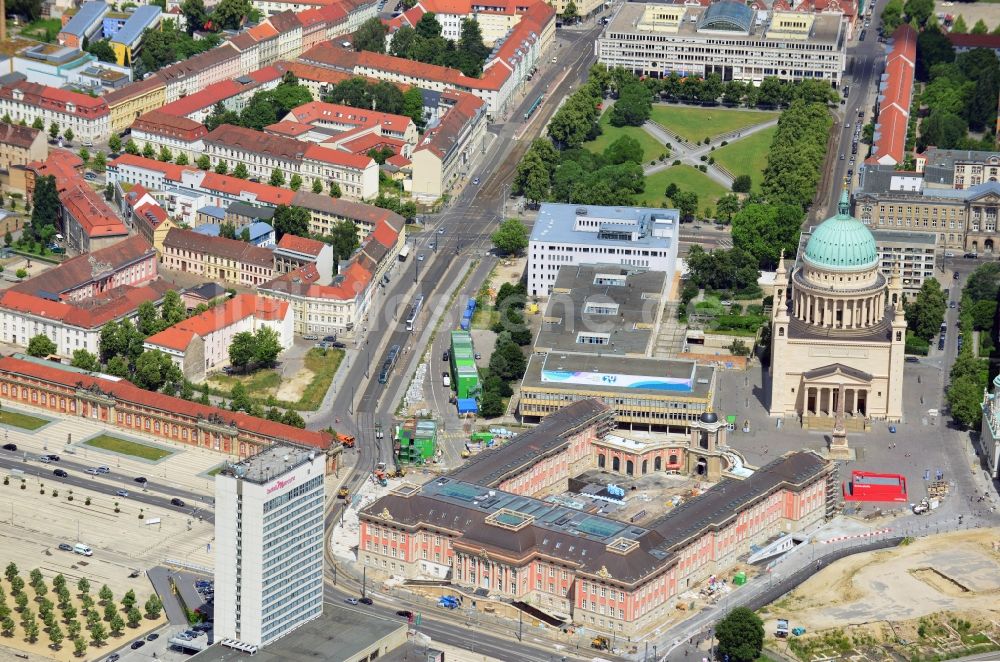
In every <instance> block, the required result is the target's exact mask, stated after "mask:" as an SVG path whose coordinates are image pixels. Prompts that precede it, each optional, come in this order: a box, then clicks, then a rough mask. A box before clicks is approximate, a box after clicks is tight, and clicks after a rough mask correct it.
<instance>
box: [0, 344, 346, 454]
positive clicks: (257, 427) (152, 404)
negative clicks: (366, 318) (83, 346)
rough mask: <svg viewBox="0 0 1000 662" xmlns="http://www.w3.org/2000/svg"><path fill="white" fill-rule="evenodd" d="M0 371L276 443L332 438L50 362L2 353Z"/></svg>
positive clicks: (323, 444) (321, 444) (318, 443)
mask: <svg viewBox="0 0 1000 662" xmlns="http://www.w3.org/2000/svg"><path fill="white" fill-rule="evenodd" d="M0 371H4V372H7V373H11V374H17V375H25V376H27V377H31V378H34V379H40V380H44V381H48V382H51V383H55V384H59V385H61V386H63V387H66V388H78V387H79V388H85V389H86V388H93V387H97V388H99V389H100V390H101V391H102V392H104V393H106V394H108V395H110V396H111V397H113V398H116V399H118V400H121V401H123V402H127V403H132V404H136V405H141V406H143V407H147V408H149V409H154V410H157V411H164V412H168V413H171V414H175V415H181V416H187V417H190V418H192V419H195V418H202V419H207V418H209V417H213V418H216V419H217V420H222V421H223V422H225V423H226V424H228V425H234V426H236V427H237V428H239V429H241V430H245V431H246V432H248V433H252V434H255V435H259V436H262V437H267V438H270V439H273V440H274V441H275V442H278V441H286V442H291V443H293V444H299V445H302V446H309V447H312V448H319V449H325V448H329V446H330V444H331V443H332V437H331V435H330V434H329V433H326V432H316V431H312V430H302V429H300V428H296V427H293V426H291V425H285V424H284V423H277V422H275V421H268V420H266V419H262V418H257V417H255V416H250V415H249V414H244V413H242V412H231V411H227V410H225V409H219V408H218V407H211V406H208V405H203V404H199V403H197V402H192V401H189V400H182V399H181V398H176V397H174V396H170V395H165V394H163V393H156V392H153V391H146V390H143V389H141V388H139V387H138V386H136V385H135V384H133V383H131V382H129V381H126V380H124V379H123V380H111V379H106V378H103V377H97V376H93V375H90V374H81V373H78V372H70V371H68V370H64V369H62V368H59V367H57V366H55V365H54V364H53V365H51V366H50V365H43V364H41V363H35V362H33V361H25V360H23V359H18V358H14V357H13V356H5V357H3V358H0Z"/></svg>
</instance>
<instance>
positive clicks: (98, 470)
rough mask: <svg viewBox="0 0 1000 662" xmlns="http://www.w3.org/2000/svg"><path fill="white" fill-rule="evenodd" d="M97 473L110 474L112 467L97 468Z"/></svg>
mask: <svg viewBox="0 0 1000 662" xmlns="http://www.w3.org/2000/svg"><path fill="white" fill-rule="evenodd" d="M97 473H99V474H109V473H111V467H97Z"/></svg>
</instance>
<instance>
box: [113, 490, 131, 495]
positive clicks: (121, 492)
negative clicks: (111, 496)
mask: <svg viewBox="0 0 1000 662" xmlns="http://www.w3.org/2000/svg"><path fill="white" fill-rule="evenodd" d="M115 496H120V497H127V496H128V490H115Z"/></svg>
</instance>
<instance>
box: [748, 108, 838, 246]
mask: <svg viewBox="0 0 1000 662" xmlns="http://www.w3.org/2000/svg"><path fill="white" fill-rule="evenodd" d="M832 124H833V119H832V118H831V117H830V112H829V110H827V108H826V106H825V105H824V104H821V103H815V102H808V101H803V100H798V101H793V102H792V104H791V105H790V106H789V107H788V108H787V109H786V110H785V111H784V112H782V113H781V117H780V118H779V119H778V129H777V131H776V132H775V134H774V139H773V140H772V141H771V148H770V150H769V151H768V155H767V167H766V168H764V179H763V183H762V184H761V191H762V192H763V194H764V197H765V198H767V201H768V202H770V203H771V204H789V205H797V206H799V207H800V208H802V209H803V210H805V209H807V208H808V207H809V205H810V204H812V201H813V198H814V197H815V195H816V187H817V186H819V180H820V168H821V167H822V165H823V161H824V160H825V159H826V155H827V148H826V145H827V141H828V139H829V136H830V127H831V126H832ZM792 254H794V251H792Z"/></svg>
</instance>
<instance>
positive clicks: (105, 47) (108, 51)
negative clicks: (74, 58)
mask: <svg viewBox="0 0 1000 662" xmlns="http://www.w3.org/2000/svg"><path fill="white" fill-rule="evenodd" d="M87 52H88V53H90V54H91V55H93V56H94V57H96V58H97V59H98V60H100V61H101V62H110V63H113V64H117V62H118V58H117V57H116V56H115V49H113V48H111V44H110V43H108V40H107V39H99V40H97V41H95V42H92V43H91V44H89V45H88V46H87Z"/></svg>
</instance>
